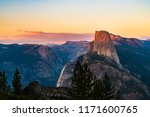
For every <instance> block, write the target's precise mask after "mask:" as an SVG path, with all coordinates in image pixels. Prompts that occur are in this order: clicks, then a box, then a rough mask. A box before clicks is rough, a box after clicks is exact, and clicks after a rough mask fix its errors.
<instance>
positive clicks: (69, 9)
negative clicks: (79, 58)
mask: <svg viewBox="0 0 150 117" xmlns="http://www.w3.org/2000/svg"><path fill="white" fill-rule="evenodd" d="M149 6H150V1H149V0H87V1H85V0H61V1H60V0H50V1H49V0H44V1H43V0H21V1H20V0H13V2H12V1H10V0H4V1H0V41H2V38H3V40H4V39H7V40H14V39H16V40H17V38H14V37H15V36H18V35H24V36H26V34H27V33H25V32H23V31H18V30H30V31H43V32H49V33H67V34H68V33H79V34H81V33H94V32H95V30H107V31H109V32H111V33H114V34H119V35H121V36H124V37H141V36H150V31H149V30H150V7H149ZM6 36H7V38H5V37H6ZM12 37H13V38H12ZM27 37H28V35H27ZM24 39H25V38H24Z"/></svg>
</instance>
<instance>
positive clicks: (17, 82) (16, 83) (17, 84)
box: [12, 69, 22, 95]
mask: <svg viewBox="0 0 150 117" xmlns="http://www.w3.org/2000/svg"><path fill="white" fill-rule="evenodd" d="M12 86H13V93H14V94H16V95H19V94H21V91H22V85H21V75H20V72H19V69H16V72H15V73H14V78H13V81H12Z"/></svg>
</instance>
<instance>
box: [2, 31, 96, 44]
mask: <svg viewBox="0 0 150 117" xmlns="http://www.w3.org/2000/svg"><path fill="white" fill-rule="evenodd" d="M18 31H20V32H23V33H24V34H22V35H17V36H12V37H0V43H20V44H23V43H36V44H46V43H54V44H62V43H65V42H66V41H91V40H93V39H94V35H93V34H75V33H49V32H42V31H28V30H18Z"/></svg>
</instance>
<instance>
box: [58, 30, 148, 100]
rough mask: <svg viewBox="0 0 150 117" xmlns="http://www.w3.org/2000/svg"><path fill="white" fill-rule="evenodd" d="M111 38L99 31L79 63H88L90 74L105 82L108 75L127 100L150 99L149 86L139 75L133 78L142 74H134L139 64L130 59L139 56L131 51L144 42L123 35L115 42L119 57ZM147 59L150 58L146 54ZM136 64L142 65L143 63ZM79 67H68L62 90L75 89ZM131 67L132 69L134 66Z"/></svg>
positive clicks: (61, 79)
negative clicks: (74, 81)
mask: <svg viewBox="0 0 150 117" xmlns="http://www.w3.org/2000/svg"><path fill="white" fill-rule="evenodd" d="M110 37H111V36H110V34H109V33H108V32H106V31H99V32H96V33H95V40H94V42H92V43H91V49H90V51H88V53H87V54H85V55H81V56H80V57H79V58H78V60H79V61H80V62H81V63H82V64H83V63H87V64H88V68H89V69H90V71H91V72H93V74H94V75H95V76H96V77H97V78H98V79H102V78H103V76H104V74H105V73H107V74H108V75H109V77H110V78H111V81H112V82H113V84H114V86H115V87H116V88H117V89H119V90H120V91H121V95H122V96H123V98H124V99H150V90H149V88H148V85H147V86H146V85H145V84H144V83H143V82H141V81H140V80H139V77H138V78H136V75H135V74H134V75H132V73H138V71H136V72H135V71H133V70H135V68H138V67H139V66H138V63H137V64H132V62H130V60H132V59H133V58H132V56H133V55H135V52H133V53H131V54H130V51H134V49H135V48H137V49H138V48H142V46H144V45H142V44H143V42H141V41H139V40H137V39H126V38H122V37H120V36H119V38H115V39H114V40H113V41H114V42H115V45H116V47H117V49H118V51H117V52H118V53H119V54H117V52H116V49H115V47H114V45H113V44H112V40H111V39H110ZM116 43H117V44H116ZM125 47H126V48H125ZM129 47H130V48H129ZM120 48H122V49H123V50H122V49H120ZM144 48H145V47H144ZM124 49H125V50H126V49H127V50H128V51H124ZM131 49H132V50H131ZM139 50H141V49H139ZM124 52H126V53H124ZM149 52H150V51H149ZM136 54H137V53H136ZM138 54H139V53H138ZM118 55H119V57H120V58H121V65H122V67H121V65H120V62H119V61H120V60H119V57H118ZM128 56H129V57H128ZM145 56H147V55H146V53H145ZM135 57H137V56H135ZM139 57H140V56H139ZM145 59H146V58H145ZM128 60H129V61H128ZM127 61H128V62H127ZM135 61H136V62H140V60H139V61H137V60H135ZM135 61H134V62H135ZM75 64H76V61H74V62H70V63H67V64H66V65H65V67H64V68H63V70H62V72H61V75H60V77H59V80H58V82H57V86H58V87H71V82H72V79H71V76H72V74H73V69H74V66H75ZM131 64H132V66H130V65H131ZM127 65H129V66H127ZM134 65H135V66H134ZM145 65H146V64H143V66H145ZM134 67H135V68H134ZM129 68H131V69H132V70H131V73H130V72H129ZM141 71H143V69H141ZM143 72H144V71H143Z"/></svg>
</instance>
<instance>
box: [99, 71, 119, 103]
mask: <svg viewBox="0 0 150 117" xmlns="http://www.w3.org/2000/svg"><path fill="white" fill-rule="evenodd" d="M101 93H102V99H103V100H111V99H115V97H116V95H117V94H116V89H115V87H114V86H113V85H112V83H111V81H110V78H109V76H108V75H107V74H106V73H105V74H104V77H103V79H102V92H101Z"/></svg>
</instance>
